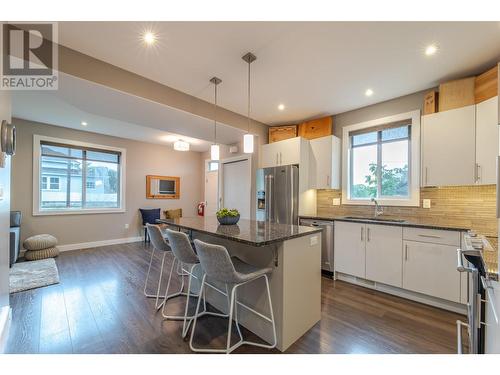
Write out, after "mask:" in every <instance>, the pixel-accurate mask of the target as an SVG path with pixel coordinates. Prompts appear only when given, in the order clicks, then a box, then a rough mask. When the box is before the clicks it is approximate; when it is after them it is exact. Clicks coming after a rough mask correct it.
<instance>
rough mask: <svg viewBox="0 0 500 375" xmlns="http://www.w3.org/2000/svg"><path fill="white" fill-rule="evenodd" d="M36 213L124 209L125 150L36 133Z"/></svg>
mask: <svg viewBox="0 0 500 375" xmlns="http://www.w3.org/2000/svg"><path fill="white" fill-rule="evenodd" d="M35 148H37V149H38V150H37V152H34V155H35V163H34V165H35V168H34V181H38V182H39V184H38V186H36V189H34V190H35V192H36V193H35V192H34V214H35V215H37V214H39V215H43V214H51V213H80V212H81V213H88V212H96V211H97V212H103V211H123V204H122V193H123V188H122V183H123V176H122V174H123V173H122V171H123V162H124V153H125V150H122V149H116V148H108V147H106V146H98V145H90V144H83V143H79V142H74V141H67V140H61V139H55V138H48V137H42V136H35Z"/></svg>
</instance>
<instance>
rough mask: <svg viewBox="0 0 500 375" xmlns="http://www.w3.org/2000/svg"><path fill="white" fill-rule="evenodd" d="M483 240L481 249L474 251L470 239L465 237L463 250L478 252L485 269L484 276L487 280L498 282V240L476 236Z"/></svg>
mask: <svg viewBox="0 0 500 375" xmlns="http://www.w3.org/2000/svg"><path fill="white" fill-rule="evenodd" d="M477 238H480V239H482V240H483V249H481V250H476V249H474V247H473V246H472V244H471V242H470V241H471V237H469V236H465V239H466V240H465V248H466V250H469V251H477V252H479V254H480V256H481V258H482V259H483V263H484V266H485V268H486V276H487V277H488V278H489V279H492V280H495V281H498V280H499V275H498V238H497V237H484V236H477Z"/></svg>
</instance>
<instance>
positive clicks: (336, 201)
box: [332, 198, 340, 206]
mask: <svg viewBox="0 0 500 375" xmlns="http://www.w3.org/2000/svg"><path fill="white" fill-rule="evenodd" d="M332 206H340V198H332Z"/></svg>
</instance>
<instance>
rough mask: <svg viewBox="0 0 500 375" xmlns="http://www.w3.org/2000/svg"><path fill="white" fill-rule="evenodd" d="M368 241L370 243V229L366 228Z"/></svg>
mask: <svg viewBox="0 0 500 375" xmlns="http://www.w3.org/2000/svg"><path fill="white" fill-rule="evenodd" d="M366 240H367V241H368V242H370V228H366Z"/></svg>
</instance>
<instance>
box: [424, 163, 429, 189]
mask: <svg viewBox="0 0 500 375" xmlns="http://www.w3.org/2000/svg"><path fill="white" fill-rule="evenodd" d="M428 170H429V168H427V167H425V185H427V178H428V176H429V173H428Z"/></svg>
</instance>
